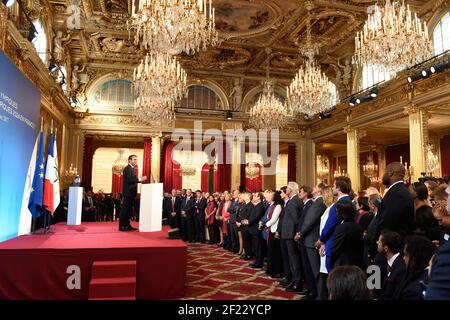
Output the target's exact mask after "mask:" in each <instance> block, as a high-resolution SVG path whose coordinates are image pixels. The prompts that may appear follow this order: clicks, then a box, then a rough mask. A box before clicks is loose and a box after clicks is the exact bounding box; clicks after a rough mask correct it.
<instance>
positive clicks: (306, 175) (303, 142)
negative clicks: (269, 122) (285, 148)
mask: <svg viewBox="0 0 450 320" xmlns="http://www.w3.org/2000/svg"><path fill="white" fill-rule="evenodd" d="M295 153H296V174H297V181H296V182H297V183H298V184H299V186H301V185H308V186H313V185H314V182H315V181H314V176H315V173H314V171H315V166H314V163H315V144H314V143H313V141H312V140H311V139H310V138H308V137H304V138H300V139H299V140H297V142H296V143H295Z"/></svg>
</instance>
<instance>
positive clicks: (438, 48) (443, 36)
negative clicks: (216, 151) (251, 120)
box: [433, 12, 450, 55]
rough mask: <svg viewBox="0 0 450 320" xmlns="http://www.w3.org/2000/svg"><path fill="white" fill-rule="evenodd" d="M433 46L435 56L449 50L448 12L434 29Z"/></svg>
mask: <svg viewBox="0 0 450 320" xmlns="http://www.w3.org/2000/svg"><path fill="white" fill-rule="evenodd" d="M433 44H434V54H435V55H438V54H441V53H442V52H444V51H447V50H449V49H450V12H447V13H446V14H445V16H443V17H442V19H441V20H440V21H439V22H438V24H437V25H436V27H435V28H434V31H433Z"/></svg>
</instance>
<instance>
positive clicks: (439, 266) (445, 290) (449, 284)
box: [425, 241, 450, 300]
mask: <svg viewBox="0 0 450 320" xmlns="http://www.w3.org/2000/svg"><path fill="white" fill-rule="evenodd" d="M449 270H450V241H447V242H446V243H445V244H444V245H442V246H441V247H440V248H439V253H438V254H437V257H436V260H435V261H434V262H433V265H432V267H431V273H430V281H429V283H428V287H427V291H426V295H425V299H426V300H450V272H449Z"/></svg>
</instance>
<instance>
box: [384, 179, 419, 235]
mask: <svg viewBox="0 0 450 320" xmlns="http://www.w3.org/2000/svg"><path fill="white" fill-rule="evenodd" d="M378 212H379V214H380V220H379V228H378V231H379V232H381V230H383V229H389V230H391V231H395V232H397V233H399V234H400V236H401V237H402V238H405V237H406V236H407V235H410V234H411V233H412V232H413V230H414V200H413V197H412V196H411V194H410V193H409V191H408V189H407V188H406V186H405V184H404V183H401V182H400V183H397V184H395V185H393V186H391V187H390V188H389V190H388V191H387V193H386V195H385V196H384V198H383V200H382V201H381V206H380V209H379V210H378ZM377 218H378V215H377ZM379 232H378V234H377V236H376V237H375V238H376V239H378V236H379Z"/></svg>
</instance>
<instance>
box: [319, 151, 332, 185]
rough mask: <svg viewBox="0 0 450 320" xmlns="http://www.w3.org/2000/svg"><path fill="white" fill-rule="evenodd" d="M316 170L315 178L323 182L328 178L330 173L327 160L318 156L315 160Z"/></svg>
mask: <svg viewBox="0 0 450 320" xmlns="http://www.w3.org/2000/svg"><path fill="white" fill-rule="evenodd" d="M316 161H317V162H316V163H317V168H316V173H317V176H318V177H319V178H320V179H321V180H322V181H323V180H325V178H326V177H327V176H328V173H329V172H330V168H329V166H328V158H327V157H324V156H322V155H318V156H317V159H316Z"/></svg>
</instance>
